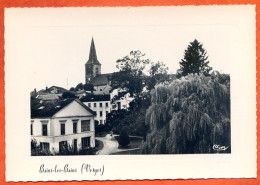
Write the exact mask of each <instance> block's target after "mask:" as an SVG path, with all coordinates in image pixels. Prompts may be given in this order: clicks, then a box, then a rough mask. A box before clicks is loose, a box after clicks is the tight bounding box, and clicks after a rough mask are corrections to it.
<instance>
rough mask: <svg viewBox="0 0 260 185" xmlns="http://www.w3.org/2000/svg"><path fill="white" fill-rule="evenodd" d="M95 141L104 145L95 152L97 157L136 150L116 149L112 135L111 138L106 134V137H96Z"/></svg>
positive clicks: (115, 142)
mask: <svg viewBox="0 0 260 185" xmlns="http://www.w3.org/2000/svg"><path fill="white" fill-rule="evenodd" d="M96 139H97V140H99V141H101V142H103V144H104V147H103V148H102V149H101V150H100V151H98V152H97V155H110V154H113V153H117V152H122V151H127V150H136V149H138V148H131V149H118V142H117V140H116V139H115V138H114V135H113V136H111V135H110V134H107V135H106V137H96Z"/></svg>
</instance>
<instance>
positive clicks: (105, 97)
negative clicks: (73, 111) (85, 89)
mask: <svg viewBox="0 0 260 185" xmlns="http://www.w3.org/2000/svg"><path fill="white" fill-rule="evenodd" d="M80 101H82V102H95V101H110V95H109V94H108V95H93V94H91V95H86V96H84V97H82V98H81V99H80Z"/></svg>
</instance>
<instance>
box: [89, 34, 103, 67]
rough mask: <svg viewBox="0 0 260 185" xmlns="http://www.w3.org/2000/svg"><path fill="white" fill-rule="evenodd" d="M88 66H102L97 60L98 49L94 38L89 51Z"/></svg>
mask: <svg viewBox="0 0 260 185" xmlns="http://www.w3.org/2000/svg"><path fill="white" fill-rule="evenodd" d="M87 64H96V65H101V64H100V62H99V61H98V59H97V53H96V48H95V44H94V39H93V38H92V40H91V46H90V51H89V59H88V61H87Z"/></svg>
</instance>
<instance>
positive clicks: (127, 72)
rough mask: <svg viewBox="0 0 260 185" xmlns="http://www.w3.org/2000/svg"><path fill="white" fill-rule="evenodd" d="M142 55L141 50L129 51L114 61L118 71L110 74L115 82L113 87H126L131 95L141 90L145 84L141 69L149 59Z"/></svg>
mask: <svg viewBox="0 0 260 185" xmlns="http://www.w3.org/2000/svg"><path fill="white" fill-rule="evenodd" d="M144 56H145V54H142V53H141V51H131V52H130V55H127V56H125V57H124V58H122V59H118V60H117V61H116V63H117V65H116V67H117V68H118V69H119V72H117V73H114V74H113V76H112V81H116V82H117V83H116V84H114V88H117V87H123V88H127V89H128V91H129V93H130V95H131V96H133V95H135V94H139V93H141V92H142V90H143V87H144V86H145V83H144V80H145V75H144V73H143V71H144V70H145V68H146V67H147V64H149V63H150V60H149V59H145V58H144Z"/></svg>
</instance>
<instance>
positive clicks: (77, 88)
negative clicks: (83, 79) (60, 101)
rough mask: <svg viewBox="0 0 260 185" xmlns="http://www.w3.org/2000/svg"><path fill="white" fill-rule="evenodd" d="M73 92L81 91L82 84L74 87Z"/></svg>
mask: <svg viewBox="0 0 260 185" xmlns="http://www.w3.org/2000/svg"><path fill="white" fill-rule="evenodd" d="M75 90H76V91H78V90H83V84H82V83H79V84H78V85H77V86H76V87H75Z"/></svg>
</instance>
